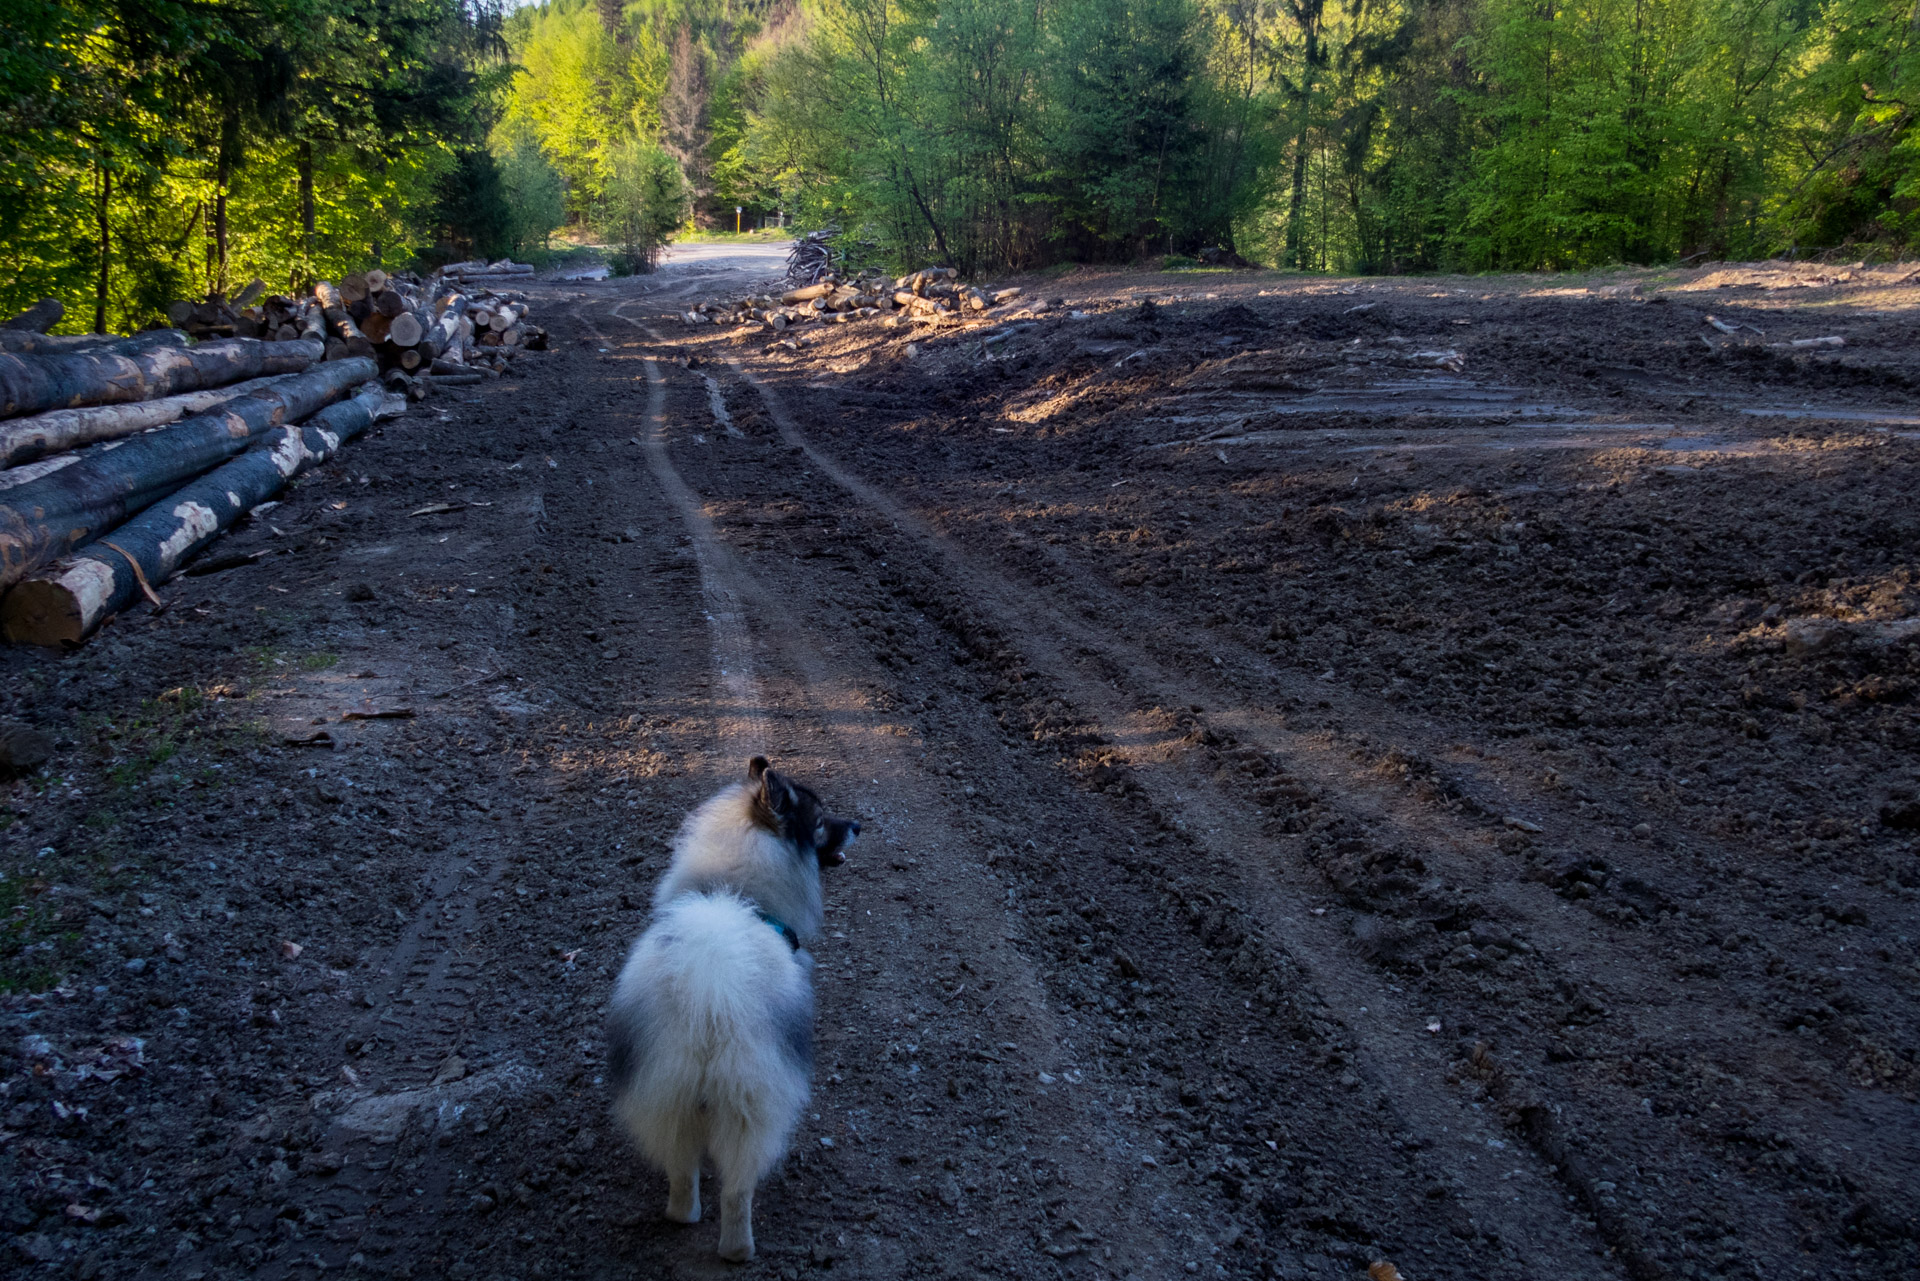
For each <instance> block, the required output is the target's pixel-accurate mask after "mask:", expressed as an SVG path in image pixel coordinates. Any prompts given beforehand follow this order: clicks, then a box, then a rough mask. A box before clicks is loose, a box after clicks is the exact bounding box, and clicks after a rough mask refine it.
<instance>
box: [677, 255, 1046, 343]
mask: <svg viewBox="0 0 1920 1281" xmlns="http://www.w3.org/2000/svg"><path fill="white" fill-rule="evenodd" d="M959 277H960V273H959V272H957V271H955V270H954V269H953V268H951V267H928V268H925V269H923V270H921V271H916V272H911V273H909V274H907V275H905V276H901V277H900V278H899V279H897V280H888V279H887V278H886V277H884V276H882V275H881V274H880V273H879V272H877V271H874V270H868V271H863V272H860V273H859V274H857V275H853V276H841V275H838V274H836V273H834V272H831V271H828V272H824V273H822V275H821V279H819V280H818V281H816V282H815V283H813V284H808V285H802V286H800V287H798V288H796V289H789V290H787V291H786V292H784V293H782V294H779V295H778V296H775V295H772V294H759V295H749V296H747V297H743V298H736V299H733V300H730V301H726V302H703V303H699V304H697V305H696V306H694V307H692V308H690V309H689V310H687V311H684V312H680V313H677V314H676V315H674V316H671V317H669V319H676V320H678V321H679V322H680V323H681V324H683V325H688V326H694V325H755V324H757V325H763V326H765V327H766V328H767V329H769V330H771V331H773V332H776V333H778V332H782V331H784V330H786V329H789V328H791V327H792V326H794V325H799V324H805V323H808V322H815V323H821V324H850V323H852V322H854V321H860V320H870V319H872V318H874V317H876V316H894V317H896V318H899V317H907V318H909V319H910V320H911V321H912V322H913V323H920V324H934V323H939V322H941V321H943V320H947V319H961V318H965V317H966V316H967V315H968V314H970V313H973V312H985V311H990V310H992V309H993V308H996V307H1000V306H1004V305H1005V304H1007V303H1010V302H1012V301H1014V300H1015V299H1017V298H1018V297H1019V296H1020V290H1019V289H1018V288H1012V289H999V290H993V291H986V290H982V289H977V288H974V287H971V286H962V285H961V284H960V281H959Z"/></svg>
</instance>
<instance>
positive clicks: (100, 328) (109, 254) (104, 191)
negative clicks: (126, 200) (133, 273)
mask: <svg viewBox="0 0 1920 1281" xmlns="http://www.w3.org/2000/svg"><path fill="white" fill-rule="evenodd" d="M112 204H113V170H111V169H109V168H107V165H106V161H105V159H104V158H103V159H102V160H101V162H100V283H99V285H98V287H96V288H95V290H94V293H93V332H94V333H96V334H104V333H106V332H107V281H108V278H109V276H110V274H111V272H110V268H111V266H112V263H113V228H112V225H111V224H110V223H109V222H108V221H107V214H108V212H109V210H110V208H111V206H112Z"/></svg>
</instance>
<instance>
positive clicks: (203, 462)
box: [0, 360, 379, 589]
mask: <svg viewBox="0 0 1920 1281" xmlns="http://www.w3.org/2000/svg"><path fill="white" fill-rule="evenodd" d="M378 372H379V370H378V369H377V368H376V367H375V365H374V363H373V362H372V361H371V360H342V361H338V362H336V363H333V364H326V365H321V366H319V367H317V368H315V369H311V370H308V371H307V372H306V373H304V374H301V375H300V376H298V377H296V378H287V379H284V380H282V381H281V382H280V383H279V384H278V385H277V386H275V387H274V388H272V389H271V390H269V391H264V392H260V393H256V394H254V395H251V396H242V397H240V398H239V399H237V400H232V401H229V402H227V404H225V405H224V406H222V407H221V409H220V411H219V412H218V413H213V414H202V415H199V416H197V417H193V418H188V419H185V420H183V421H181V422H177V423H174V424H173V425H172V426H169V427H163V428H161V429H160V430H158V431H153V432H148V433H146V434H145V435H142V436H138V437H135V438H133V439H131V440H129V441H127V442H126V443H124V444H122V445H120V446H119V447H118V448H116V449H101V450H98V451H96V452H95V453H93V454H92V455H90V456H89V457H87V458H86V459H83V460H82V461H81V462H78V463H75V464H74V465H72V466H70V467H63V468H61V469H60V470H59V471H56V472H52V473H51V474H49V475H46V476H42V477H40V478H39V479H38V480H32V481H28V482H27V483H26V484H24V485H18V486H15V487H14V488H12V489H9V490H5V491H0V493H3V494H4V498H5V501H4V502H0V589H3V588H6V587H10V586H12V585H13V584H14V583H16V582H18V581H19V580H20V579H21V578H23V577H25V576H26V575H28V574H30V573H32V572H33V571H34V570H36V569H38V568H39V567H40V566H42V565H44V564H46V563H47V561H49V560H51V559H53V558H54V557H55V556H59V555H61V554H63V553H64V552H66V551H67V550H68V549H69V548H72V547H76V546H78V545H79V544H81V543H84V542H87V541H88V540H90V539H92V538H95V537H97V536H98V535H99V534H100V532H101V531H102V530H107V529H111V528H112V527H113V526H115V525H117V524H119V523H120V522H121V521H122V520H123V519H125V517H126V514H127V513H128V512H130V511H138V510H139V509H140V508H142V507H144V506H146V505H147V504H148V503H151V502H153V501H154V500H155V499H157V498H159V497H160V496H161V495H164V494H166V493H168V492H169V491H171V490H173V489H176V488H178V487H179V486H180V484H181V483H182V482H183V481H186V480H190V479H192V478H193V477H195V476H198V475H199V474H200V473H202V472H204V471H206V470H207V469H209V468H211V467H216V466H218V465H219V464H220V463H221V462H223V461H224V460H226V459H228V458H231V457H232V456H233V455H234V454H237V453H239V452H240V451H241V450H243V449H245V448H246V447H247V444H248V442H249V441H251V440H253V439H255V438H257V437H258V436H259V435H260V433H262V432H264V431H267V430H269V429H271V428H273V427H276V426H279V425H280V424H281V423H283V422H289V421H291V422H298V421H300V420H301V419H303V418H306V417H308V416H309V415H311V414H312V413H314V412H315V411H316V410H318V409H320V408H322V407H323V406H325V405H328V404H330V403H332V402H333V401H336V400H338V399H340V397H342V396H344V395H345V394H346V393H347V390H348V389H349V388H351V387H353V386H354V385H356V384H358V383H362V382H365V381H366V380H367V379H369V378H372V377H374V376H375V375H376V374H377V373H378Z"/></svg>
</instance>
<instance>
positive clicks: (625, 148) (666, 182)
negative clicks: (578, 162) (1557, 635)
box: [594, 138, 691, 275]
mask: <svg viewBox="0 0 1920 1281" xmlns="http://www.w3.org/2000/svg"><path fill="white" fill-rule="evenodd" d="M610 167H611V169H612V173H611V174H610V175H609V176H608V178H607V181H606V184H605V187H604V189H603V191H602V194H601V197H600V203H599V204H598V206H596V208H595V211H594V212H595V218H594V221H595V224H596V226H597V227H598V229H599V231H600V233H601V235H602V236H604V237H605V238H606V241H607V243H608V244H610V245H612V246H614V247H615V248H616V251H617V252H616V254H615V257H614V260H613V269H614V270H615V271H616V272H617V273H619V274H621V275H632V274H634V273H636V272H643V271H652V270H653V265H654V259H655V258H656V256H657V255H658V254H659V252H660V247H661V246H662V245H664V244H666V243H667V241H668V239H669V238H670V237H671V236H672V235H673V233H674V231H675V230H677V229H678V228H679V226H680V224H681V223H683V222H685V221H686V219H687V213H688V210H689V208H690V205H691V193H690V192H689V190H688V188H687V181H686V178H685V177H684V176H682V174H681V172H680V166H679V165H678V164H677V163H675V161H674V159H673V157H672V156H670V155H668V154H667V153H666V150H665V149H664V148H663V147H661V146H660V144H659V143H656V142H648V141H645V140H643V139H640V138H629V139H627V140H626V141H625V142H623V143H621V144H620V145H619V146H618V147H616V148H615V149H614V151H613V154H612V156H611V166H610Z"/></svg>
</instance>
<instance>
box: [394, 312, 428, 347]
mask: <svg viewBox="0 0 1920 1281" xmlns="http://www.w3.org/2000/svg"><path fill="white" fill-rule="evenodd" d="M387 334H388V336H389V337H391V338H392V339H393V341H394V343H395V344H396V345H398V346H401V347H414V346H418V345H419V342H420V340H421V339H422V338H424V337H426V336H427V327H426V326H425V325H424V324H422V323H421V322H420V317H418V316H416V315H414V314H413V313H412V312H410V311H403V312H401V313H400V314H399V315H398V316H395V317H394V318H393V320H392V321H391V322H390V325H389V327H388V329H387Z"/></svg>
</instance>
